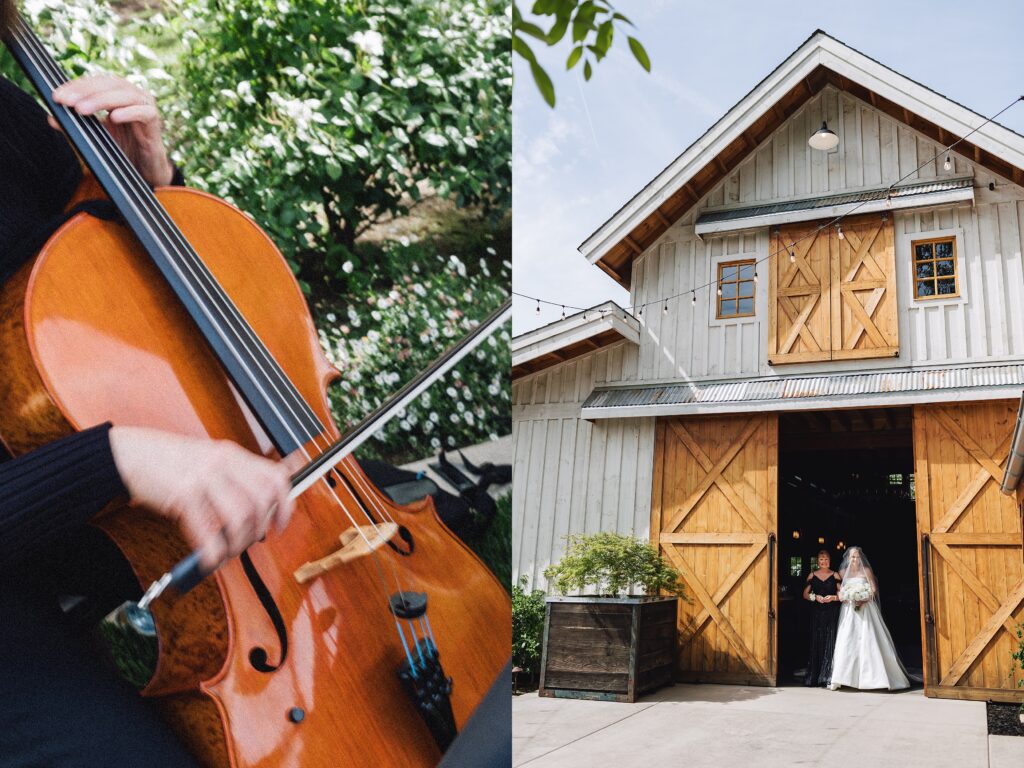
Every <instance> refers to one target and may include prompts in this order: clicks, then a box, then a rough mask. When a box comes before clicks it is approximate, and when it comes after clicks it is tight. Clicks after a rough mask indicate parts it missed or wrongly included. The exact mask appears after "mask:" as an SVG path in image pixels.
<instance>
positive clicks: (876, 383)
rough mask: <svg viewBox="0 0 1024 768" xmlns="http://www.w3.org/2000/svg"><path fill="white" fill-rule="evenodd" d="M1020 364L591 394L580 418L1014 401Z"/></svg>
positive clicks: (1022, 376)
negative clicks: (1006, 399)
mask: <svg viewBox="0 0 1024 768" xmlns="http://www.w3.org/2000/svg"><path fill="white" fill-rule="evenodd" d="M1022 385H1024V363H1007V364H1004V365H983V366H975V367H957V368H922V369H918V370H910V371H908V370H895V371H876V372H871V373H836V374H830V375H822V376H789V377H780V378H774V379H754V380H749V379H748V380H745V381H723V382H692V383H685V384H660V385H646V386H633V387H621V386H616V387H604V388H600V389H595V390H594V391H593V392H592V393H591V394H590V396H589V397H588V398H587V399H586V401H585V402H584V403H583V406H582V409H581V412H580V416H581V417H582V418H584V419H612V418H624V417H641V416H669V415H686V414H698V413H742V412H746V411H752V410H758V411H788V410H816V409H830V408H855V407H868V406H871V407H874V406H885V405H910V404H913V403H923V402H949V401H956V400H962V401H968V400H993V399H1001V398H1014V399H1016V398H1018V397H1020V391H1021V386H1022Z"/></svg>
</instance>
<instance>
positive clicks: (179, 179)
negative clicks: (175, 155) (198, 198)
mask: <svg viewBox="0 0 1024 768" xmlns="http://www.w3.org/2000/svg"><path fill="white" fill-rule="evenodd" d="M171 167H172V168H173V169H174V174H173V175H172V176H171V184H170V186H172V187H184V186H185V174H183V173H182V172H181V168H179V167H178V166H177V165H176V164H174V163H171Z"/></svg>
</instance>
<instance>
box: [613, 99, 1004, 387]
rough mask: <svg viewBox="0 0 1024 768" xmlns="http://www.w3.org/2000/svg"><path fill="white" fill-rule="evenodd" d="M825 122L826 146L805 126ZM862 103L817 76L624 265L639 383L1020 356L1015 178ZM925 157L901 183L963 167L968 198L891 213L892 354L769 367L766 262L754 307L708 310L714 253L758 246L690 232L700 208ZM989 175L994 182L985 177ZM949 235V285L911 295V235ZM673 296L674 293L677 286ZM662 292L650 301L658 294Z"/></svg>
mask: <svg viewBox="0 0 1024 768" xmlns="http://www.w3.org/2000/svg"><path fill="white" fill-rule="evenodd" d="M823 119H825V120H827V121H828V123H829V125H830V126H834V127H835V129H836V132H837V133H838V134H839V137H840V141H839V146H838V147H837V148H836V150H834V151H832V152H821V151H817V150H812V149H811V148H810V147H808V145H807V137H808V136H810V135H811V133H813V132H814V130H815V129H816V128H817V127H819V126H820V125H821V121H822V120H823ZM944 159H945V156H944V154H943V153H942V147H941V146H940V145H938V144H936V143H934V142H932V141H931V140H930V139H928V138H927V137H925V136H923V135H922V134H919V133H917V132H916V131H914V130H913V129H911V128H909V127H908V126H906V125H903V124H902V123H899V122H897V121H895V120H893V119H892V118H890V117H889V116H887V115H885V114H884V113H882V112H879V111H878V110H876V109H874V108H873V107H871V106H870V105H869V104H866V103H864V102H861V101H860V100H858V99H856V98H854V97H852V96H850V95H849V94H847V93H845V92H841V91H838V90H837V89H835V88H833V87H831V86H829V87H826V88H825V89H823V90H822V92H821V93H820V94H818V95H817V96H816V97H815V98H813V99H811V100H810V101H808V103H807V104H805V105H804V107H803V108H802V109H801V110H799V111H798V112H797V113H795V114H794V115H793V116H792V117H790V118H789V120H788V121H787V122H786V123H785V124H783V125H782V126H780V127H779V128H778V130H776V132H775V133H774V134H773V135H772V136H770V137H769V138H768V139H766V140H765V141H764V142H763V143H762V144H761V146H759V147H758V148H757V149H756V150H755V151H754V152H753V153H751V155H750V157H748V158H747V159H746V160H745V161H744V162H743V163H741V164H740V165H739V166H738V167H737V168H736V169H735V170H734V171H733V172H732V173H731V174H730V175H729V176H728V177H727V178H726V179H724V180H723V181H722V182H721V183H720V184H719V185H718V186H716V187H715V188H714V189H713V190H712V191H711V192H709V193H708V194H707V196H706V197H705V198H704V199H703V200H701V201H700V202H699V203H698V204H697V206H695V208H694V209H693V210H692V211H690V212H689V213H687V214H686V216H684V217H683V218H682V219H680V220H679V221H678V222H675V223H674V224H673V226H672V227H670V228H669V229H668V230H667V231H666V232H665V234H664V235H662V237H661V238H659V240H658V241H657V242H656V243H654V244H653V245H652V246H651V247H650V248H648V249H647V250H646V251H645V252H644V253H643V255H642V256H641V257H640V258H639V259H637V261H636V262H635V263H634V265H633V280H632V296H631V301H632V302H633V304H634V305H636V306H641V305H643V306H644V312H643V314H642V315H641V316H640V345H641V347H640V363H639V368H638V378H639V379H640V380H641V381H671V380H680V379H682V380H713V379H736V378H748V377H755V376H772V375H786V374H796V373H811V372H825V371H842V370H851V369H857V368H860V369H863V368H865V367H869V366H870V367H878V368H883V367H884V368H899V367H906V366H911V365H913V366H920V365H940V364H946V365H948V364H958V363H976V362H982V361H992V360H999V359H1014V358H1021V357H1024V313H1021V312H1019V311H1014V309H1015V308H1017V307H1021V306H1024V269H1022V260H1021V243H1022V241H1024V189H1021V188H1020V187H1017V186H1015V185H1013V184H1011V183H1010V182H1008V181H1007V180H1006V179H1003V178H1001V177H996V176H994V175H993V174H992V173H991V172H989V171H988V170H986V169H985V168H982V167H978V166H975V165H974V164H973V163H972V162H970V161H969V160H968V159H967V158H964V157H962V156H960V155H957V154H955V153H952V154H951V156H950V160H951V164H952V167H951V169H950V170H949V171H946V170H944V169H943V161H944ZM925 160H930V161H931V162H929V163H927V164H926V165H925V166H924V167H922V168H921V169H920V170H918V171H917V172H915V173H913V174H912V175H910V176H909V177H908V178H907V179H906V182H905V183H910V182H912V181H921V180H926V179H929V178H943V177H962V176H965V175H972V176H973V177H974V187H975V204H974V205H972V204H970V203H961V204H950V205H946V206H942V207H936V208H930V209H911V210H903V211H894V212H893V217H894V218H893V222H894V226H895V232H896V243H895V246H896V253H895V257H896V265H897V283H898V291H899V294H898V313H899V333H900V355H899V357H898V358H894V359H880V360H870V361H850V362H831V361H826V362H821V363H807V364H801V365H780V366H769V365H768V361H767V354H766V347H767V337H768V329H767V317H768V303H767V298H768V297H767V283H768V281H767V279H766V277H767V264H762V265H761V266H760V268H759V274H758V276H759V278H760V279H759V282H758V285H757V296H756V307H755V308H756V312H755V315H754V317H748V318H741V319H737V320H732V321H721V320H716V317H715V315H716V302H715V300H716V298H717V297H716V294H715V290H714V287H711V288H707V287H705V288H702V289H700V290H698V291H697V292H696V303H694V302H693V296H692V294H691V293H689V291H690V289H691V288H693V287H694V286H695V285H707V284H708V283H712V282H713V281H714V280H715V279H717V276H718V271H717V264H718V263H719V262H720V261H722V260H733V259H739V258H756V259H762V258H764V257H766V256H767V255H768V249H769V247H770V238H769V234H768V228H767V227H764V228H761V229H758V230H748V231H746V232H742V233H727V234H722V235H715V236H710V235H706V236H705V237H704V239H703V240H701V239H700V238H698V237H696V235H694V234H693V223H694V221H695V220H696V218H697V216H699V214H700V212H701V211H703V210H707V209H719V210H721V209H726V208H741V207H746V206H750V205H753V204H758V203H767V202H778V201H781V200H789V199H799V198H806V197H813V196H816V195H826V194H835V193H840V192H849V191H856V190H862V189H871V188H878V187H881V186H884V185H887V184H892V183H894V182H896V181H897V180H899V179H900V178H901V177H903V176H904V175H905V174H907V173H910V172H911V171H912V170H913V169H914V168H916V167H917V166H918V165H919V164H920V163H922V162H923V161H925ZM990 182H992V183H994V184H995V185H996V188H995V190H994V191H990V190H989V189H988V184H989V183H990ZM918 234H919V235H920V236H921V237H930V236H937V235H939V234H956V235H958V236H959V238H958V241H957V242H958V254H957V255H958V259H959V264H958V273H959V279H960V288H961V294H962V295H961V296H960V297H958V298H956V299H941V300H927V301H914V300H913V295H912V265H911V262H912V255H911V246H910V243H911V239H912V238H911V236H912V235H918ZM680 294H681V295H680ZM667 296H668V297H674V298H670V299H669V300H668V302H667V304H668V309H669V311H668V313H667V314H664V313H663V312H662V308H663V303H662V302H660V301H659V300H660V299H663V298H664V297H667Z"/></svg>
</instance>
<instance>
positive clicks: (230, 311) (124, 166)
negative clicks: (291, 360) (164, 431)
mask: <svg viewBox="0 0 1024 768" xmlns="http://www.w3.org/2000/svg"><path fill="white" fill-rule="evenodd" d="M4 43H5V44H6V45H7V47H8V48H9V49H10V51H11V53H12V55H13V56H14V58H15V60H16V61H17V62H18V65H19V66H20V67H21V68H22V70H24V72H25V74H26V75H27V76H28V78H29V80H30V81H31V82H32V85H33V86H34V87H35V89H36V90H37V91H38V92H39V95H40V96H41V97H42V99H43V101H45V102H46V105H47V107H49V109H50V112H51V113H52V114H53V115H54V117H55V118H56V119H57V122H58V123H59V124H60V126H61V128H62V129H63V130H64V133H65V134H66V135H67V137H68V140H69V141H70V142H71V144H72V145H73V146H74V148H75V149H76V150H77V151H78V153H79V155H80V156H81V158H82V160H83V161H84V162H85V164H86V165H87V166H88V167H89V169H90V170H91V171H92V173H93V175H94V176H95V177H96V180H97V181H98V182H99V183H100V185H101V186H102V187H103V190H104V191H105V192H106V193H107V195H108V196H109V197H110V199H111V201H112V202H113V204H114V205H115V207H116V208H117V210H118V212H119V213H120V215H121V217H122V219H123V221H124V223H125V224H126V225H127V226H128V228H129V229H130V230H131V231H132V233H133V234H134V235H135V237H136V238H137V239H138V241H139V243H140V244H141V246H142V248H143V249H144V250H145V252H146V253H147V254H148V256H149V257H150V259H152V261H153V262H154V264H155V265H156V267H157V269H158V270H159V271H160V273H161V275H163V277H164V279H165V280H166V281H167V283H168V284H169V285H170V287H171V289H172V291H173V292H174V293H175V295H176V296H177V297H178V299H179V300H180V301H181V303H182V304H183V306H184V307H185V309H186V311H187V312H188V314H189V316H190V317H191V318H192V320H193V321H194V322H195V324H196V325H197V327H198V329H199V331H200V333H201V334H202V335H203V338H204V339H205V340H206V342H207V343H208V344H209V346H210V348H211V349H212V351H213V353H214V354H215V355H216V356H217V358H218V360H219V361H220V362H221V364H222V365H223V367H224V369H225V371H226V372H227V374H228V376H229V378H230V379H231V381H232V382H233V383H234V385H235V386H236V388H237V389H238V390H239V392H240V393H241V395H242V397H243V398H244V399H245V401H246V402H247V404H248V405H249V408H250V409H251V410H252V412H253V414H254V415H255V417H256V418H257V420H258V421H259V422H260V424H261V425H262V426H263V428H264V430H265V431H266V433H267V435H268V436H269V437H270V439H271V440H272V442H273V443H274V445H275V447H276V448H277V450H278V451H279V452H280V453H281V454H282V455H285V454H288V453H291V452H292V451H293V450H296V449H297V448H299V447H300V446H301V445H302V444H303V442H305V440H307V439H309V438H311V437H313V436H316V435H319V434H321V433H322V432H323V429H324V426H323V424H322V423H320V421H319V420H318V419H317V417H316V416H315V415H314V413H313V411H312V410H311V409H310V408H309V406H308V405H307V403H306V402H305V401H304V400H303V399H302V397H301V395H300V394H299V393H298V391H297V390H296V389H295V387H294V386H293V385H292V383H291V382H290V381H289V380H288V378H287V376H286V375H285V374H284V372H283V371H282V370H281V368H280V366H279V365H278V364H277V363H276V361H275V360H274V358H273V356H272V355H271V354H270V353H269V351H268V350H267V349H266V347H265V346H264V345H263V343H262V342H261V341H260V340H259V338H258V337H257V336H256V334H255V333H254V332H253V330H252V328H251V327H250V326H249V324H248V323H247V321H246V320H245V318H243V317H242V315H241V313H240V312H239V311H238V309H237V307H235V305H234V304H233V303H232V302H231V300H230V299H229V298H228V296H227V294H226V293H225V292H224V291H223V289H222V288H221V287H220V285H219V284H218V283H217V281H216V279H215V278H214V277H213V275H212V274H211V273H210V271H209V270H208V269H207V268H206V266H205V265H204V264H203V261H202V259H200V258H199V256H198V254H196V252H195V251H194V250H193V248H192V247H191V246H190V245H189V243H188V241H187V240H186V239H185V237H184V236H183V235H182V233H181V231H180V230H179V229H178V227H177V226H176V225H175V224H174V222H173V221H171V219H170V217H169V216H168V215H167V212H166V211H165V210H164V208H163V206H161V205H160V203H159V201H158V200H157V198H156V195H154V194H153V190H152V189H151V188H150V187H149V185H148V184H147V183H146V182H145V180H144V179H143V178H142V176H141V175H139V173H138V171H136V170H135V168H134V167H133V166H132V164H131V162H130V161H129V160H128V158H127V157H126V156H125V155H124V153H123V152H122V151H121V149H120V147H118V146H117V144H116V142H114V140H113V138H112V137H111V136H110V134H109V132H108V131H107V130H106V129H105V128H104V127H103V125H102V124H101V123H100V121H99V120H98V119H96V118H95V117H92V116H83V115H80V114H78V113H77V112H75V111H74V110H70V109H68V108H66V107H64V106H62V105H60V104H57V103H56V102H55V101H54V100H53V90H54V89H55V88H56V87H57V86H59V85H61V84H62V83H64V82H66V81H67V80H68V77H67V75H66V73H65V72H64V70H63V69H62V67H61V66H60V64H59V63H58V62H57V61H56V60H55V59H54V58H53V56H51V55H50V53H49V52H48V51H47V50H46V48H45V47H44V46H43V44H42V43H41V42H40V40H39V38H38V37H36V35H35V33H34V32H33V31H32V30H31V29H30V28H29V26H28V24H27V23H26V22H25V20H24V19H23V18H19V19H18V21H17V22H16V23H15V25H14V28H13V30H12V31H11V33H10V35H9V36H8V37H7V38H6V39H5V40H4Z"/></svg>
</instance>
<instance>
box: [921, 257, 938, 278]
mask: <svg viewBox="0 0 1024 768" xmlns="http://www.w3.org/2000/svg"><path fill="white" fill-rule="evenodd" d="M917 276H918V277H919V278H921V277H934V276H935V262H934V261H922V262H919V263H918V265H917Z"/></svg>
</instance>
